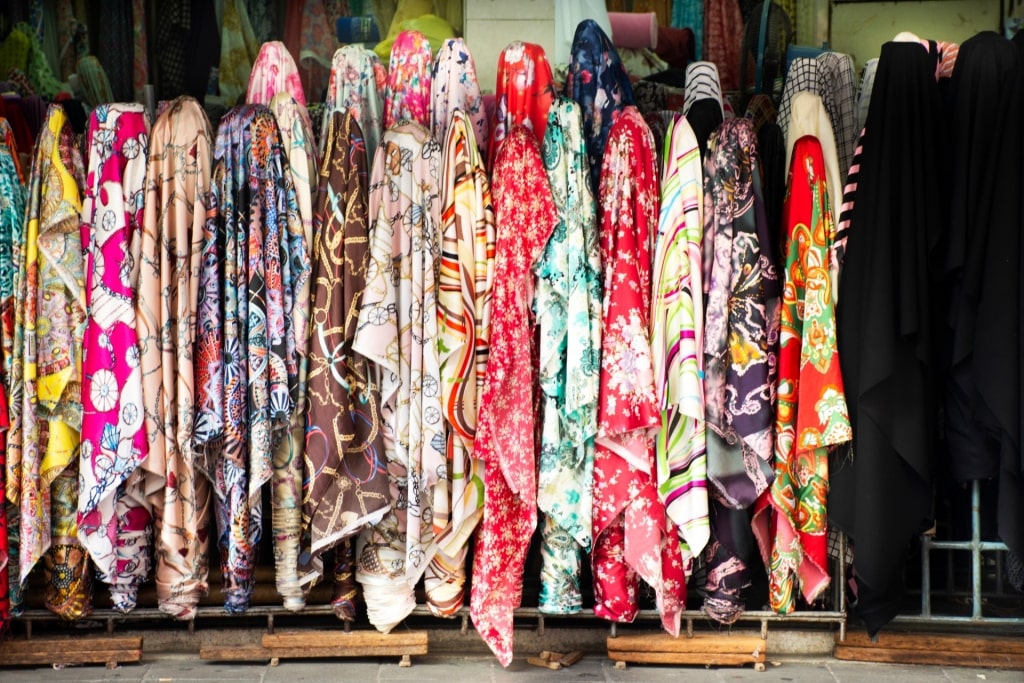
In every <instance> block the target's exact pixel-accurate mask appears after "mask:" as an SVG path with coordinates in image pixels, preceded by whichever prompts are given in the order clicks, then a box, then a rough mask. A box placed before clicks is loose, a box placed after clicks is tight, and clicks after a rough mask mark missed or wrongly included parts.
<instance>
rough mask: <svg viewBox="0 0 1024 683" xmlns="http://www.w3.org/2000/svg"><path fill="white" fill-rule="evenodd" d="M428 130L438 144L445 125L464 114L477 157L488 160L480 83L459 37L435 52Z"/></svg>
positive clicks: (469, 56)
mask: <svg viewBox="0 0 1024 683" xmlns="http://www.w3.org/2000/svg"><path fill="white" fill-rule="evenodd" d="M430 87H431V95H430V98H431V103H432V107H431V110H430V120H431V123H430V129H431V132H432V133H433V134H434V139H435V140H437V141H438V142H439V143H440V142H442V141H444V140H445V135H446V133H447V131H448V126H449V124H450V123H451V121H452V116H453V114H454V112H455V111H456V110H457V109H461V110H462V111H464V112H466V115H467V116H468V117H469V121H470V124H471V126H472V130H473V137H474V138H475V140H476V148H477V150H478V151H479V152H480V156H482V157H483V158H484V159H486V158H487V141H488V137H489V133H490V127H489V126H488V124H487V112H486V111H484V101H483V97H482V96H481V95H480V84H479V83H477V80H476V65H475V64H474V62H473V54H472V53H471V52H470V51H469V46H467V45H466V41H465V40H463V39H462V38H450V39H448V40H446V41H444V44H443V45H441V49H440V50H438V52H437V61H435V62H434V72H433V75H432V76H431V81H430Z"/></svg>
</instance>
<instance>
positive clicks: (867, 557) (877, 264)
mask: <svg viewBox="0 0 1024 683" xmlns="http://www.w3.org/2000/svg"><path fill="white" fill-rule="evenodd" d="M942 109H943V107H942V101H941V96H940V94H939V89H938V85H937V84H936V82H935V73H934V57H932V56H930V55H929V54H928V53H927V52H926V51H924V50H922V49H921V48H920V47H919V46H918V45H916V44H913V43H911V44H904V43H886V44H885V45H883V46H882V55H881V57H880V59H879V65H878V73H877V76H876V80H875V87H874V88H873V91H872V97H871V109H870V111H869V113H868V121H867V125H866V129H867V131H868V135H867V136H866V137H865V138H864V140H863V144H864V148H863V153H862V155H861V160H860V176H859V181H858V186H857V201H856V204H855V205H854V207H853V210H852V216H851V220H850V226H849V235H848V237H847V242H846V258H845V263H844V266H843V274H842V277H841V279H840V281H839V287H840V297H839V302H840V304H839V308H838V315H837V332H838V339H839V353H840V356H841V357H842V359H843V383H844V385H845V387H846V400H847V403H848V406H849V408H850V419H851V422H852V426H853V438H854V452H855V455H854V457H853V458H852V459H850V460H846V461H843V462H842V463H840V466H838V467H836V468H834V469H833V470H832V471H831V472H830V479H831V481H830V485H831V491H830V494H829V516H830V518H831V520H832V521H833V522H834V523H835V524H836V526H838V527H839V528H840V529H841V530H842V531H844V532H845V533H846V534H847V535H848V536H849V537H850V538H851V539H852V540H853V543H854V569H855V570H856V576H857V586H858V588H857V596H858V597H857V606H856V613H857V614H858V615H859V616H860V617H861V618H863V619H864V621H865V624H866V626H867V629H868V632H869V633H876V632H877V631H878V630H879V629H880V628H881V627H882V626H884V625H885V624H886V623H888V622H889V620H890V619H891V618H892V617H893V616H895V614H896V611H897V610H898V607H899V603H900V599H901V598H902V596H903V591H902V586H901V584H902V575H903V558H904V557H905V553H904V551H905V549H906V546H907V543H908V542H909V541H910V540H911V539H912V538H914V537H915V536H916V535H917V534H918V533H919V532H920V531H922V530H924V529H926V528H928V526H929V524H930V522H929V521H928V518H929V516H930V512H931V507H932V485H931V478H932V468H933V458H934V456H933V454H934V453H935V444H936V439H937V432H936V407H937V406H936V404H935V401H936V399H935V397H936V390H935V387H934V380H933V372H934V370H935V367H936V365H935V364H936V359H935V352H936V351H935V343H936V342H935V341H934V338H933V334H934V328H935V327H936V326H937V325H936V323H937V321H936V320H935V319H934V317H933V315H934V313H933V310H934V309H933V305H934V300H933V297H934V296H935V295H936V294H935V293H936V292H938V291H939V290H938V283H939V277H938V276H939V272H940V267H941V261H940V259H941V258H942V256H941V254H940V253H939V251H938V247H939V245H940V243H941V240H942V236H943V234H944V233H945V231H946V229H945V226H946V220H945V214H946V212H945V211H944V209H943V205H944V202H943V199H942V196H943V194H942V193H943V182H942V177H941V170H942V168H943V165H942V164H941V163H940V162H939V160H938V159H937V157H936V150H937V149H940V139H941V136H940V131H945V130H946V129H945V126H944V125H943V116H942ZM911 159H912V160H913V163H908V160H911Z"/></svg>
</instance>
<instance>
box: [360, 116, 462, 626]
mask: <svg viewBox="0 0 1024 683" xmlns="http://www.w3.org/2000/svg"><path fill="white" fill-rule="evenodd" d="M380 152H381V153H380V154H379V155H377V157H376V159H375V160H374V164H373V174H372V176H371V183H370V215H371V216H372V220H373V224H372V228H371V231H370V247H369V248H370V261H369V266H368V268H367V271H366V289H365V291H364V293H363V300H362V302H361V304H360V308H359V324H358V329H357V332H356V337H355V343H354V344H353V350H354V351H355V352H356V353H359V354H362V355H363V356H365V357H366V358H367V359H368V360H370V361H371V362H372V363H375V364H376V366H377V367H376V371H377V372H379V373H380V376H381V391H380V394H381V414H382V417H383V420H382V422H383V426H384V450H385V453H386V455H387V460H388V474H389V478H390V480H391V481H390V484H391V495H392V498H391V503H392V508H391V511H390V512H389V513H388V515H386V516H385V518H384V520H383V521H382V522H380V524H379V525H378V526H376V527H373V528H371V529H367V530H366V531H364V532H363V534H362V535H361V536H360V539H359V543H360V544H359V546H357V550H356V552H357V555H358V557H359V567H358V570H357V573H356V579H357V580H358V581H359V582H360V583H361V584H362V586H363V596H364V598H365V599H366V607H367V614H368V616H369V619H370V623H372V624H373V625H374V626H376V627H377V629H379V630H380V631H383V632H388V631H390V630H391V629H392V628H394V627H395V626H396V625H397V624H398V623H399V622H401V621H402V620H403V619H404V618H405V617H407V616H408V615H409V613H410V612H411V611H412V609H413V607H414V606H415V602H416V600H415V596H414V595H413V588H414V586H415V585H416V583H417V582H418V581H419V579H420V577H421V576H422V575H423V572H424V571H426V569H427V565H428V564H429V563H430V560H431V558H432V556H433V553H434V552H435V550H436V545H435V544H434V528H433V524H432V519H433V517H435V516H437V515H442V517H444V516H447V514H448V511H447V510H444V509H442V510H438V511H437V512H435V511H434V505H435V504H437V503H438V502H439V500H438V498H437V497H436V495H435V494H436V492H437V489H438V488H439V487H441V488H443V487H444V486H445V484H442V483H441V478H442V477H445V476H447V475H446V468H447V463H446V459H445V443H444V419H443V416H442V406H441V386H440V360H439V357H438V348H437V343H436V340H437V329H438V327H437V326H438V322H437V278H438V269H439V264H440V255H441V236H440V233H439V230H438V226H439V221H440V207H439V205H438V204H439V188H438V180H439V178H440V175H441V167H440V164H441V149H440V145H438V144H437V143H436V142H435V141H434V140H433V139H432V138H431V137H430V132H429V131H428V130H427V129H426V128H424V127H423V126H421V125H420V124H418V123H415V122H411V121H410V122H405V123H402V124H400V125H398V126H396V127H395V128H391V129H389V130H388V132H386V133H385V134H384V138H383V139H382V140H381V150H380Z"/></svg>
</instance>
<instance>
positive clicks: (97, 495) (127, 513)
mask: <svg viewBox="0 0 1024 683" xmlns="http://www.w3.org/2000/svg"><path fill="white" fill-rule="evenodd" d="M148 147H149V117H148V115H147V114H146V110H145V107H143V106H142V105H141V104H124V105H121V104H118V105H101V106H100V107H97V108H96V109H94V110H93V113H92V116H91V117H90V118H89V132H88V134H87V137H86V149H87V151H88V154H89V161H88V172H87V174H86V185H85V201H84V202H83V205H82V244H83V246H84V248H85V253H86V271H85V272H86V281H85V285H86V286H85V305H86V310H87V313H88V319H87V320H86V327H85V337H84V340H83V349H82V362H83V373H82V407H83V414H82V445H81V449H80V451H79V477H80V482H81V490H80V491H79V500H78V537H79V539H80V540H81V543H82V545H83V546H85V548H86V550H87V551H88V552H89V557H90V558H91V559H92V561H93V564H94V565H95V566H96V576H97V578H98V579H99V580H100V581H103V582H104V583H106V584H108V585H109V586H110V597H111V600H112V602H113V606H114V609H116V610H118V611H121V612H128V611H130V610H132V609H134V608H135V604H136V600H137V595H138V590H139V586H140V585H141V584H142V583H143V582H144V581H146V579H148V578H149V569H150V566H151V559H152V540H153V506H152V504H151V503H150V502H149V501H148V500H147V499H146V491H145V485H144V484H145V482H144V478H145V475H144V472H143V471H142V470H140V469H139V467H140V465H141V464H142V461H143V460H145V459H146V457H147V456H148V453H149V449H148V444H147V441H146V429H145V425H144V420H145V411H144V408H145V406H144V404H143V396H142V368H141V365H140V362H139V361H140V353H139V346H138V334H137V330H136V324H135V310H136V309H135V307H136V300H135V294H136V292H137V290H138V280H139V265H138V264H139V254H140V252H139V249H140V246H141V240H140V239H139V233H140V232H141V230H142V212H143V208H144V206H145V181H146V153H147V150H148Z"/></svg>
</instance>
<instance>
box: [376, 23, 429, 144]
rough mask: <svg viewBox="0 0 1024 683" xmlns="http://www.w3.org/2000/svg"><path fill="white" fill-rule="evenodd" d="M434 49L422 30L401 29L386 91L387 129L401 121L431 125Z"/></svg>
mask: <svg viewBox="0 0 1024 683" xmlns="http://www.w3.org/2000/svg"><path fill="white" fill-rule="evenodd" d="M433 68H434V53H433V51H432V50H431V48H430V41H429V40H427V38H426V36H424V35H423V34H422V33H420V32H419V31H402V32H401V33H399V34H398V38H396V39H395V44H394V45H392V46H391V60H390V61H389V63H388V77H387V86H386V89H385V91H384V129H385V130H390V129H391V128H393V127H394V126H396V125H397V124H398V123H399V122H400V121H412V122H414V123H418V124H420V125H421V126H429V125H430V79H431V73H432V72H433Z"/></svg>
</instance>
